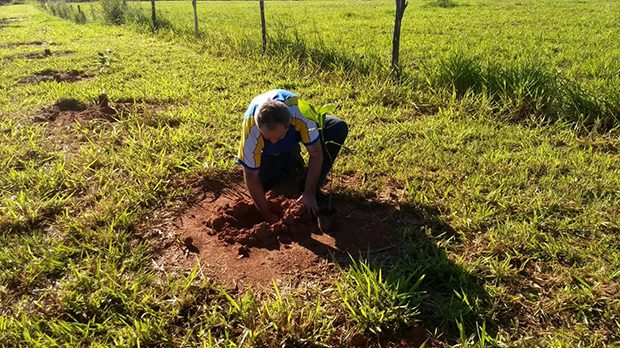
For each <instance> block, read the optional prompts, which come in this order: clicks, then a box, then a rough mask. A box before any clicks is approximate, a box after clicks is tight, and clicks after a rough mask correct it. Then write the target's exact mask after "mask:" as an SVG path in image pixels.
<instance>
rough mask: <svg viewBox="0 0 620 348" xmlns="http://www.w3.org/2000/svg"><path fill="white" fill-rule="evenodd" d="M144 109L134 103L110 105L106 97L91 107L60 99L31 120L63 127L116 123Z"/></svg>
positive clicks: (75, 101) (45, 107) (74, 100)
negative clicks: (98, 120)
mask: <svg viewBox="0 0 620 348" xmlns="http://www.w3.org/2000/svg"><path fill="white" fill-rule="evenodd" d="M142 109H143V107H142V106H140V105H135V104H132V103H109V102H108V100H107V97H105V96H104V97H101V96H100V100H99V101H97V102H96V103H93V104H91V105H88V104H85V103H83V102H81V101H79V100H76V99H59V100H58V101H56V103H54V105H50V106H44V107H42V108H40V109H39V111H38V112H37V113H36V114H35V115H33V116H31V117H30V119H31V120H32V121H33V122H36V123H39V122H49V123H50V124H52V123H54V124H61V125H69V124H71V123H74V122H78V123H80V124H85V123H87V122H88V121H90V120H94V119H102V120H106V121H110V122H115V121H117V120H118V118H119V117H120V116H121V115H123V114H127V113H129V112H131V111H134V110H138V111H140V110H142ZM142 111H144V110H142Z"/></svg>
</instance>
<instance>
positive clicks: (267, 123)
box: [256, 100, 291, 130]
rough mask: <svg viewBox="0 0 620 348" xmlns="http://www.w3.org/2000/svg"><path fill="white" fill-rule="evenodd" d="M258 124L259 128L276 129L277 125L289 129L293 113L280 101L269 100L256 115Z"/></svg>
mask: <svg viewBox="0 0 620 348" xmlns="http://www.w3.org/2000/svg"><path fill="white" fill-rule="evenodd" d="M256 124H257V125H258V127H259V128H262V127H267V129H270V130H271V129H274V128H276V125H277V124H281V125H283V126H284V127H285V128H288V127H289V126H290V125H291V113H290V111H288V106H286V104H284V103H283V102H281V101H278V100H267V101H266V102H264V103H263V105H261V106H260V108H258V112H257V113H256Z"/></svg>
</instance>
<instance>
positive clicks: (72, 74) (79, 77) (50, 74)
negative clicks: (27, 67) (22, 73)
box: [18, 69, 92, 84]
mask: <svg viewBox="0 0 620 348" xmlns="http://www.w3.org/2000/svg"><path fill="white" fill-rule="evenodd" d="M90 79H92V75H88V74H86V73H84V72H83V71H79V70H71V71H56V70H51V69H45V70H42V71H39V72H36V73H34V74H33V75H32V76H28V77H24V78H23V79H21V80H19V82H18V83H19V84H30V83H32V84H34V83H40V82H52V81H55V82H77V81H87V80H90Z"/></svg>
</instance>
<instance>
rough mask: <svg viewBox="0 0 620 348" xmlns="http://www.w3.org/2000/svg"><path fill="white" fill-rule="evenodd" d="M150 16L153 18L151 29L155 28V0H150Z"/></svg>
mask: <svg viewBox="0 0 620 348" xmlns="http://www.w3.org/2000/svg"><path fill="white" fill-rule="evenodd" d="M151 18H152V19H153V30H155V29H157V18H156V17H155V0H151Z"/></svg>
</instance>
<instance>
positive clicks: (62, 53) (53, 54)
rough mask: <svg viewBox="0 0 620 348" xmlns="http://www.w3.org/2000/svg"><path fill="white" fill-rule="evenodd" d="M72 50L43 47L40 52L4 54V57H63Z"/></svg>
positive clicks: (11, 58) (10, 58)
mask: <svg viewBox="0 0 620 348" xmlns="http://www.w3.org/2000/svg"><path fill="white" fill-rule="evenodd" d="M73 53H75V52H73V51H58V52H57V51H52V50H50V49H45V50H43V51H41V52H36V53H25V54H15V55H11V56H5V57H4V59H8V60H13V59H43V58H48V57H64V56H68V55H70V54H73Z"/></svg>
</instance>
